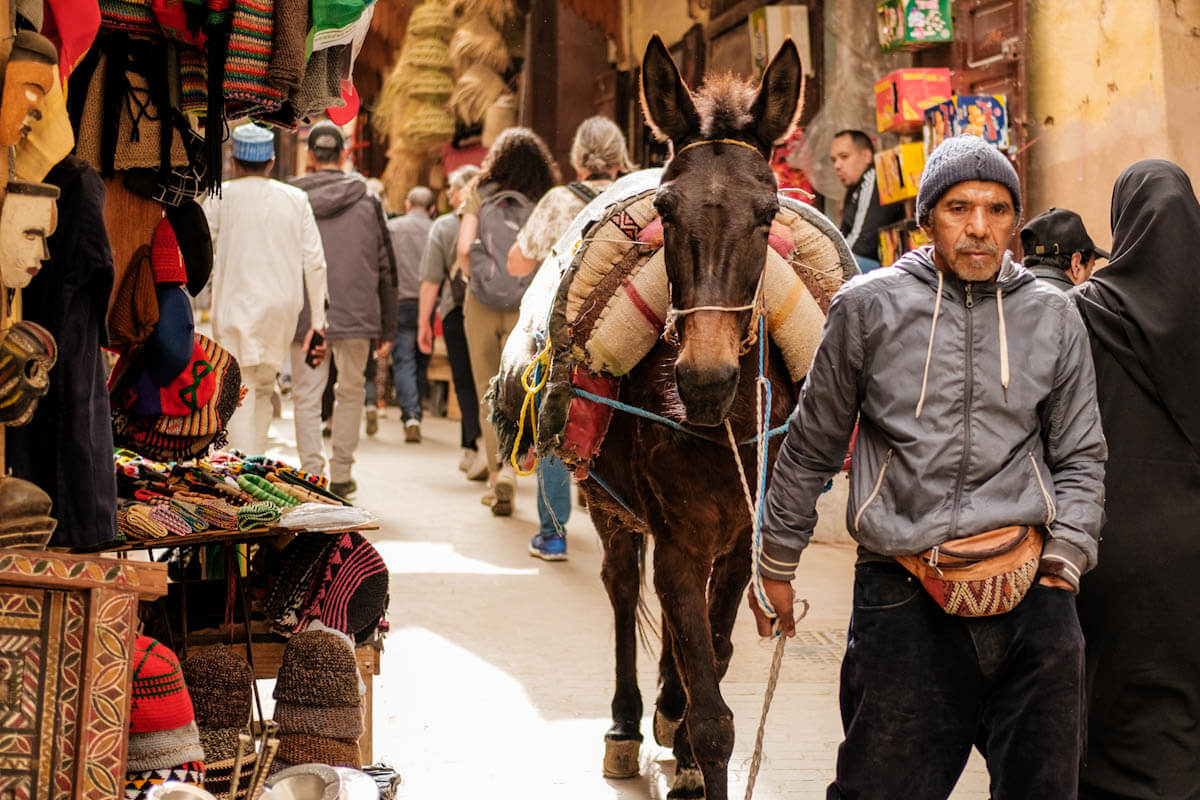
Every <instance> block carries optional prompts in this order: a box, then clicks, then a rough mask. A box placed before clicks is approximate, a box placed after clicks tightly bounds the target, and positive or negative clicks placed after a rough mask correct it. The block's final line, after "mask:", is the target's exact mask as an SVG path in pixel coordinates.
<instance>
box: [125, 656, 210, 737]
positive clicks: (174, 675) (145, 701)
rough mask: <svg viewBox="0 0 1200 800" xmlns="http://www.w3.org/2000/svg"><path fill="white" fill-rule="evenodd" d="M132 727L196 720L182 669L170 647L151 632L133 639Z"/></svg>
mask: <svg viewBox="0 0 1200 800" xmlns="http://www.w3.org/2000/svg"><path fill="white" fill-rule="evenodd" d="M131 661H132V665H133V686H132V689H131V691H130V695H131V697H132V703H131V705H130V710H129V731H130V732H131V733H148V732H152V731H167V730H173V729H175V728H179V727H182V726H185V725H187V724H188V723H190V722H193V721H194V720H195V713H194V712H193V710H192V698H191V696H190V695H189V694H188V690H187V686H186V685H185V684H184V681H183V669H182V668H181V667H180V666H179V659H178V657H176V655H175V653H174V652H173V651H172V650H171V648H169V647H167V646H166V645H165V644H163V643H162V642H160V641H158V640H157V639H152V638H150V637H149V636H139V637H137V640H136V641H135V642H134V647H133V657H132V659H131Z"/></svg>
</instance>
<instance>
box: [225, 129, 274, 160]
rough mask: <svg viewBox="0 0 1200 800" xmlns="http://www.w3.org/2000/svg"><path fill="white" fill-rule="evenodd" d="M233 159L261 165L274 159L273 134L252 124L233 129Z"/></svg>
mask: <svg viewBox="0 0 1200 800" xmlns="http://www.w3.org/2000/svg"><path fill="white" fill-rule="evenodd" d="M233 157H234V158H236V159H237V160H238V161H252V162H255V163H262V162H264V161H270V160H271V159H272V158H274V157H275V134H273V133H271V131H270V130H268V129H267V128H264V127H262V126H260V125H255V124H254V123H253V122H247V123H246V124H245V125H239V126H238V127H236V128H234V129H233Z"/></svg>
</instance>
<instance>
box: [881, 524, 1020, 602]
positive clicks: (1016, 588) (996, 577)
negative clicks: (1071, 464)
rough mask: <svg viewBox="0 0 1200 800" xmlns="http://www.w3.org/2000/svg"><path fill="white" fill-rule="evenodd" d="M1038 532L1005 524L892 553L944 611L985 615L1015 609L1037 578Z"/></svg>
mask: <svg viewBox="0 0 1200 800" xmlns="http://www.w3.org/2000/svg"><path fill="white" fill-rule="evenodd" d="M1042 544H1043V536H1042V533H1041V531H1039V530H1038V529H1036V528H1033V527H1031V526H1029V525H1011V526H1009V527H1006V528H997V529H995V530H991V531H985V532H983V533H979V534H976V535H974V536H967V537H964V538H962V539H951V540H950V541H947V542H942V543H941V544H939V545H937V546H936V547H931V548H930V549H928V550H926V551H924V552H923V553H918V554H917V555H909V556H896V557H895V558H896V561H898V562H899V563H900V564H901V566H903V567H904V568H905V569H907V570H908V571H909V572H911V573H912V574H913V575H914V576H915V577H916V578H917V580H919V581H920V582H921V585H922V586H923V587H925V591H926V592H928V593H929V595H930V597H932V598H933V599H934V600H935V601H937V604H938V605H939V606H941V607H942V610H943V611H945V612H946V613H947V614H954V615H956V616H959V617H990V616H994V615H996V614H1004V613H1006V612H1009V611H1012V610H1013V609H1014V608H1016V606H1017V604H1018V603H1020V602H1021V599H1022V598H1023V597H1025V593H1026V592H1028V591H1029V587H1030V586H1032V585H1033V582H1034V581H1035V580H1036V579H1037V570H1038V562H1039V561H1040V560H1041V557H1042Z"/></svg>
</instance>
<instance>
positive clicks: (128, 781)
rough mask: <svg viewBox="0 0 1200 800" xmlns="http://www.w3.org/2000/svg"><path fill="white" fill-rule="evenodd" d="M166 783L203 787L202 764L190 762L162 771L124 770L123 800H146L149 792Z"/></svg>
mask: <svg viewBox="0 0 1200 800" xmlns="http://www.w3.org/2000/svg"><path fill="white" fill-rule="evenodd" d="M167 781H179V782H180V783H187V784H190V785H192V786H203V785H204V764H203V762H200V761H192V762H189V763H186V764H179V765H176V766H172V767H165V768H163V769H148V770H133V769H131V770H126V772H125V800H146V798H147V797H149V795H150V791H151V790H152V789H154V787H156V786H161V785H162V784H164V783H166V782H167Z"/></svg>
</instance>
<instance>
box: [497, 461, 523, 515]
mask: <svg viewBox="0 0 1200 800" xmlns="http://www.w3.org/2000/svg"><path fill="white" fill-rule="evenodd" d="M516 493H517V478H516V476H515V475H513V474H512V472H510V471H508V470H504V471H502V472H501V473H500V474H499V475H497V476H496V485H495V486H493V487H492V494H493V495H494V497H495V500H494V501H493V502H492V514H493V515H494V516H497V517H508V516H512V512H513V498H514V497H515V496H516Z"/></svg>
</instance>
